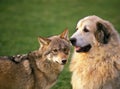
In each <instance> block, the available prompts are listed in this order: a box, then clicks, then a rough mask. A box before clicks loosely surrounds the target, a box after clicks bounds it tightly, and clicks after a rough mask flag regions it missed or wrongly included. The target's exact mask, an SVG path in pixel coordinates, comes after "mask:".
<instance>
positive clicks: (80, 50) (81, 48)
mask: <svg viewBox="0 0 120 89" xmlns="http://www.w3.org/2000/svg"><path fill="white" fill-rule="evenodd" d="M90 49H91V45H90V44H88V45H86V46H84V47H80V46H75V50H76V52H88V51H89V50H90Z"/></svg>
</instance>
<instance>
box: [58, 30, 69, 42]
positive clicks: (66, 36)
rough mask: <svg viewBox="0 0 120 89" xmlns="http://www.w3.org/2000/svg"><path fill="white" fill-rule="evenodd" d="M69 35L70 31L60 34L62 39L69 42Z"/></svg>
mask: <svg viewBox="0 0 120 89" xmlns="http://www.w3.org/2000/svg"><path fill="white" fill-rule="evenodd" d="M68 34H69V31H68V29H65V30H64V31H63V32H62V33H61V34H60V38H63V39H67V40H69V36H68Z"/></svg>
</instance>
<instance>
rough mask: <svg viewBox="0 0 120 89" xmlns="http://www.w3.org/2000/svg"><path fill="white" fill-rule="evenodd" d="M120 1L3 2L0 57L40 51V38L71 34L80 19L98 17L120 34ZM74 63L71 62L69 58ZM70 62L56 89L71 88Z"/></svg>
mask: <svg viewBox="0 0 120 89" xmlns="http://www.w3.org/2000/svg"><path fill="white" fill-rule="evenodd" d="M119 3H120V0H0V56H3V55H15V54H23V53H27V52H29V51H32V50H35V49H38V48H39V44H38V42H37V37H38V36H45V37H47V36H51V35H56V34H59V33H61V32H62V31H63V30H64V29H65V28H66V27H67V28H68V29H69V31H70V35H71V34H72V33H73V32H74V29H75V26H76V23H77V21H78V20H79V19H81V18H83V17H85V16H88V15H93V14H94V15H98V16H100V17H102V18H104V19H107V20H109V21H110V22H111V23H113V25H114V26H115V28H116V29H117V30H118V31H120V25H119V23H120V11H119V8H120V5H119ZM69 61H70V59H69ZM68 66H69V63H68V64H67V65H66V66H65V69H64V70H63V72H62V74H61V75H60V77H59V80H58V82H57V84H56V85H55V86H54V87H53V88H52V89H71V85H70V77H71V73H70V72H69V68H68Z"/></svg>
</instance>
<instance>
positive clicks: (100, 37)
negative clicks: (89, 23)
mask: <svg viewBox="0 0 120 89" xmlns="http://www.w3.org/2000/svg"><path fill="white" fill-rule="evenodd" d="M96 27H97V30H96V32H95V37H96V39H97V41H98V42H100V43H103V44H107V43H108V41H109V37H110V33H109V32H108V30H109V29H107V28H106V27H105V25H103V24H102V23H100V22H97V24H96Z"/></svg>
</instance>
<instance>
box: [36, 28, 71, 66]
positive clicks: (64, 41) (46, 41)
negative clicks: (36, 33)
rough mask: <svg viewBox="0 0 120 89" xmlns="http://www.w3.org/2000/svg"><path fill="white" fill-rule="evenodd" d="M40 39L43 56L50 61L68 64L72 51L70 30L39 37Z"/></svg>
mask: <svg viewBox="0 0 120 89" xmlns="http://www.w3.org/2000/svg"><path fill="white" fill-rule="evenodd" d="M38 40H39V43H40V45H41V46H40V49H39V50H40V51H41V52H42V56H44V57H46V59H48V60H49V61H52V62H55V63H59V64H62V65H64V64H66V62H67V59H68V56H69V52H70V42H69V40H68V30H65V31H64V32H62V33H61V34H60V35H57V36H52V37H49V38H43V37H39V38H38Z"/></svg>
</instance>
